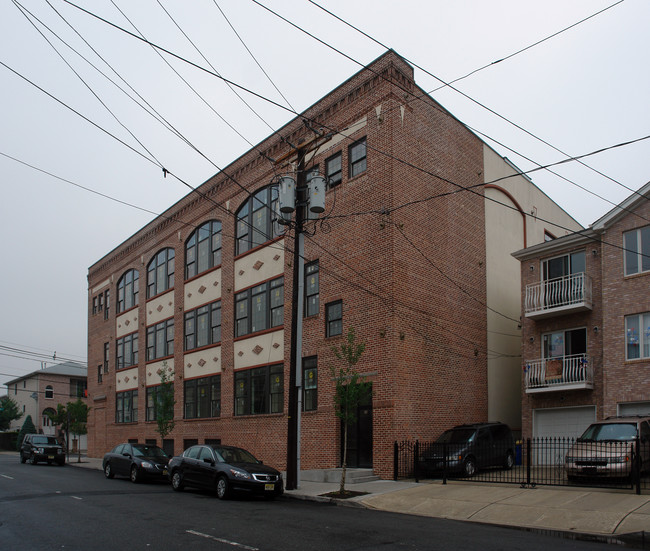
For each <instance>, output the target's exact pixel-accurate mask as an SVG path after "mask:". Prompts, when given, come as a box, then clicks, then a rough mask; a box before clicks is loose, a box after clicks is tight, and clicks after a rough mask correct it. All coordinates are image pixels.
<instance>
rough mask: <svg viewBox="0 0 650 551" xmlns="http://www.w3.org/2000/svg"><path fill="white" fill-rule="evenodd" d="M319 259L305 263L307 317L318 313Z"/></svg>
mask: <svg viewBox="0 0 650 551" xmlns="http://www.w3.org/2000/svg"><path fill="white" fill-rule="evenodd" d="M318 294H319V277H318V260H314V262H310V263H309V264H306V265H305V317H309V316H315V315H317V314H318V306H319V303H318Z"/></svg>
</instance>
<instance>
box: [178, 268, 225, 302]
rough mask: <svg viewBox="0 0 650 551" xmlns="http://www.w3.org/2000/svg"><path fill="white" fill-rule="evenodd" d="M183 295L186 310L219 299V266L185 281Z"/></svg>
mask: <svg viewBox="0 0 650 551" xmlns="http://www.w3.org/2000/svg"><path fill="white" fill-rule="evenodd" d="M183 297H184V309H185V311H186V312H187V311H188V310H194V309H195V308H198V307H199V306H203V305H204V304H208V303H210V302H214V301H215V300H219V299H220V298H221V268H219V269H217V270H213V271H211V272H208V273H207V274H205V275H202V276H201V277H197V278H196V279H193V280H192V281H190V282H188V283H186V284H185V287H184V289H183Z"/></svg>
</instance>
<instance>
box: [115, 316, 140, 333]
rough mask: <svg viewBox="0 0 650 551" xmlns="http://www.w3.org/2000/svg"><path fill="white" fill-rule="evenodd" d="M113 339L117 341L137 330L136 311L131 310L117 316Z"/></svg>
mask: <svg viewBox="0 0 650 551" xmlns="http://www.w3.org/2000/svg"><path fill="white" fill-rule="evenodd" d="M115 325H116V327H115V338H116V339H119V338H120V337H123V336H124V335H128V334H129V333H135V332H136V331H137V330H138V309H137V308H133V310H129V311H128V312H124V313H123V314H120V315H119V316H117V318H116V320H115Z"/></svg>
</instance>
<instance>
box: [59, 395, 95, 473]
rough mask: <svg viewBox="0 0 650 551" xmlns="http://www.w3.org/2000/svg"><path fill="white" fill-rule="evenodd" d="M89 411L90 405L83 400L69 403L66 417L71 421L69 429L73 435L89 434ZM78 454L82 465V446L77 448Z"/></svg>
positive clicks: (78, 460)
mask: <svg viewBox="0 0 650 551" xmlns="http://www.w3.org/2000/svg"><path fill="white" fill-rule="evenodd" d="M59 405H60V404H59ZM89 410H90V408H89V407H88V405H87V404H85V403H84V402H82V401H81V399H78V400H77V401H76V402H68V405H67V411H66V417H67V420H69V423H70V426H69V429H70V432H71V433H72V434H76V435H77V436H81V435H83V434H86V433H87V432H88V429H87V427H86V423H87V421H88V411H89ZM77 453H78V457H77V462H78V463H81V445H79V446H77Z"/></svg>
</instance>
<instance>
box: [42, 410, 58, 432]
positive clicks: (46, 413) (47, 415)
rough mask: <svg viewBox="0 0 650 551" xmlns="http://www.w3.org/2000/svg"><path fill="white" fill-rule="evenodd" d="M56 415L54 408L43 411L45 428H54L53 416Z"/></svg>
mask: <svg viewBox="0 0 650 551" xmlns="http://www.w3.org/2000/svg"><path fill="white" fill-rule="evenodd" d="M52 415H56V411H54V410H53V409H52V408H45V409H44V410H43V426H44V427H53V426H54V422H53V421H52V418H51V416H52Z"/></svg>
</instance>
